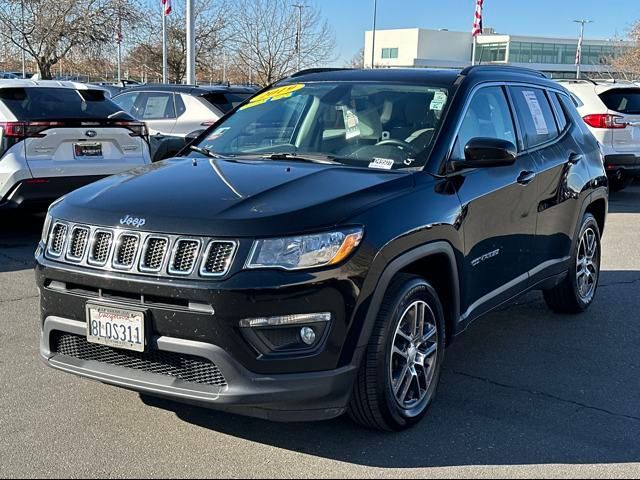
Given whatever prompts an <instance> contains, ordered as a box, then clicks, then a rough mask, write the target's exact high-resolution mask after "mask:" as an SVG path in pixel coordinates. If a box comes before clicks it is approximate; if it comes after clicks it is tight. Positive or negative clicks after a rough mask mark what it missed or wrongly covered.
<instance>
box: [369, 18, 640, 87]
mask: <svg viewBox="0 0 640 480" xmlns="http://www.w3.org/2000/svg"><path fill="white" fill-rule="evenodd" d="M636 46H637V44H636V43H635V42H624V41H614V40H591V39H585V41H584V45H583V48H582V71H583V72H584V74H585V75H588V76H591V77H609V76H620V75H621V74H622V73H621V72H616V71H615V70H614V68H613V67H612V65H611V63H612V61H613V59H614V58H616V57H618V56H620V55H622V54H624V53H625V51H628V49H630V48H634V47H636ZM372 49H373V32H371V31H368V32H366V33H365V57H364V58H365V66H367V67H371V65H372V53H373V59H374V60H373V63H374V65H375V66H376V67H382V68H384V67H389V68H393V67H411V68H415V67H432V68H461V67H465V66H467V65H470V64H471V59H472V53H473V52H472V51H473V39H472V37H471V34H470V33H467V32H451V31H448V30H427V29H421V28H410V29H397V30H378V31H377V32H376V37H375V52H372ZM577 49H578V39H577V38H554V37H533V36H523V35H502V34H496V33H494V32H493V31H491V30H485V34H484V35H481V36H479V37H478V39H477V46H476V62H481V63H485V64H486V63H504V64H507V63H508V64H510V65H517V66H525V67H530V68H534V69H536V70H540V71H542V72H545V73H546V74H548V75H549V76H551V77H552V78H574V77H575V75H576V65H575V59H576V52H577Z"/></svg>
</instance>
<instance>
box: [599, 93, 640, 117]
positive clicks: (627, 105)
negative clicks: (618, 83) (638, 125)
mask: <svg viewBox="0 0 640 480" xmlns="http://www.w3.org/2000/svg"><path fill="white" fill-rule="evenodd" d="M600 98H601V99H602V101H603V102H604V104H605V105H606V106H607V108H608V109H609V110H613V111H615V112H620V113H626V114H630V115H638V114H640V88H615V89H613V90H609V91H607V92H604V93H602V94H600Z"/></svg>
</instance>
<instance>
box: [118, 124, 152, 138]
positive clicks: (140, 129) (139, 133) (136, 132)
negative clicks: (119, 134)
mask: <svg viewBox="0 0 640 480" xmlns="http://www.w3.org/2000/svg"><path fill="white" fill-rule="evenodd" d="M116 125H117V126H119V127H124V128H126V129H127V130H131V133H130V134H129V135H131V136H132V137H142V138H144V139H145V140H147V139H148V138H149V129H148V128H147V124H146V123H144V122H116Z"/></svg>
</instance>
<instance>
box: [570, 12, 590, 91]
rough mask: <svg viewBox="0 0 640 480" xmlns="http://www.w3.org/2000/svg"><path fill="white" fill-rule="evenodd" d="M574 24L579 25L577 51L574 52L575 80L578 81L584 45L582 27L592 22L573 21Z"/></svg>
mask: <svg viewBox="0 0 640 480" xmlns="http://www.w3.org/2000/svg"><path fill="white" fill-rule="evenodd" d="M574 22H575V23H579V24H580V40H578V51H577V52H576V65H577V68H576V78H577V79H578V80H580V74H581V72H580V70H581V68H580V66H581V64H582V44H583V43H584V26H585V25H586V24H587V23H593V20H574Z"/></svg>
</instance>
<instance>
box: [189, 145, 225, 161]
mask: <svg viewBox="0 0 640 480" xmlns="http://www.w3.org/2000/svg"><path fill="white" fill-rule="evenodd" d="M189 150H193V151H194V152H197V153H199V154H201V155H204V156H205V157H209V158H224V157H223V156H222V155H219V154H217V153H216V152H213V151H211V150H209V149H208V148H204V147H196V146H195V145H189Z"/></svg>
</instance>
